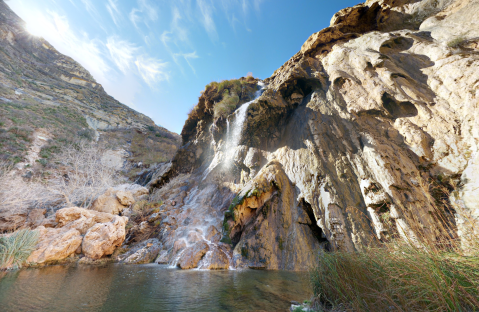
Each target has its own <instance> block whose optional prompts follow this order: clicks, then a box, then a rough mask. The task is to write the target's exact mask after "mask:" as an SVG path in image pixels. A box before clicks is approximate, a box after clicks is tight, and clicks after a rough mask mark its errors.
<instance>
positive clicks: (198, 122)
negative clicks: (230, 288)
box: [144, 0, 479, 269]
mask: <svg viewBox="0 0 479 312" xmlns="http://www.w3.org/2000/svg"><path fill="white" fill-rule="evenodd" d="M477 16H479V1H477V0H455V1H447V0H444V1H437V0H434V1H432V0H422V1H421V0H368V1H367V2H366V3H364V4H359V5H357V6H354V7H351V8H347V9H344V10H341V11H340V12H338V13H337V14H335V15H334V16H333V18H332V19H331V23H330V27H328V28H325V29H323V30H321V31H319V32H317V33H315V34H313V35H312V36H311V37H310V38H309V39H308V40H307V41H306V42H305V43H304V45H303V46H302V47H301V50H300V51H299V52H298V53H297V54H296V55H294V56H293V57H292V58H291V59H290V60H289V61H287V62H286V63H285V64H284V65H283V66H281V67H280V68H279V69H278V70H276V71H275V72H274V74H273V75H272V76H271V77H269V78H267V79H265V80H264V83H265V84H266V86H265V88H264V92H263V93H262V95H261V96H260V97H259V98H258V99H256V100H255V101H253V102H252V103H250V104H249V106H248V107H247V111H246V119H245V120H244V123H241V124H240V127H241V128H240V134H241V139H240V140H239V143H238V144H237V145H236V146H233V148H231V137H232V136H231V132H234V129H233V128H234V125H235V124H236V123H237V120H238V119H239V118H240V113H239V111H240V109H237V110H236V111H235V112H233V113H231V114H228V115H226V116H222V117H218V116H215V114H214V112H213V111H214V105H215V101H213V100H212V99H213V98H212V96H213V95H214V94H217V92H216V91H215V90H214V89H211V88H207V89H206V91H205V93H203V95H202V97H201V98H200V102H199V104H198V108H197V109H198V111H199V112H201V114H199V115H197V116H190V118H189V119H188V120H187V121H186V124H185V128H184V129H183V132H182V136H183V143H184V146H183V147H181V148H180V149H179V151H178V153H177V154H176V156H175V158H174V159H173V161H172V163H171V164H169V165H168V166H164V167H162V168H160V170H158V171H157V172H156V175H155V176H154V177H153V179H152V181H151V182H150V186H151V187H152V188H153V189H157V190H156V191H155V192H156V195H157V196H159V198H161V199H162V200H163V201H164V205H163V206H161V207H160V208H159V212H155V214H154V215H153V216H152V219H151V220H152V221H151V222H153V221H154V222H155V223H146V222H145V223H144V226H145V227H149V228H151V230H152V231H154V233H155V234H154V235H155V236H157V237H158V238H159V240H160V241H161V243H162V246H163V247H162V248H163V251H162V253H161V254H160V256H161V257H160V258H161V259H160V260H159V262H169V263H172V264H177V265H179V266H180V267H182V268H192V267H197V266H199V267H203V268H225V267H228V266H236V267H251V268H268V269H305V268H307V267H308V266H309V265H311V264H313V262H314V255H313V251H314V250H316V249H318V248H325V249H326V250H331V249H338V248H339V249H343V250H359V249H361V248H362V247H363V246H366V245H368V244H369V243H370V241H371V239H372V237H373V236H376V239H379V240H383V241H384V240H388V239H389V238H390V236H391V235H393V234H395V233H396V234H399V235H402V236H403V237H406V236H407V237H410V238H414V237H415V235H416V234H417V233H418V232H422V234H423V235H426V236H428V237H429V238H430V239H431V240H443V239H451V238H455V237H460V238H461V237H465V235H468V233H470V231H475V232H477V231H479V227H478V226H477V225H476V222H477V218H479V202H478V199H477V192H476V191H475V190H476V189H477V184H478V183H479V182H478V179H479V175H478V173H477V163H478V161H479V160H478V155H479V154H478V142H479V141H478V139H479V132H478V131H479V127H478V121H477V120H479V119H478V117H479V116H478V114H479V109H478V99H479V94H478V93H479V91H478V90H479V22H478V20H477ZM245 105H246V104H245ZM411 218H414V219H417V220H419V224H421V225H422V228H419V229H418V228H411V227H410V225H409V223H408V220H409V219H411ZM438 222H447V223H450V224H452V225H453V227H454V229H455V230H454V231H453V232H450V233H443V232H441V231H440V230H439V228H440V227H438V226H437V225H438ZM220 232H221V234H220ZM220 240H221V242H220Z"/></svg>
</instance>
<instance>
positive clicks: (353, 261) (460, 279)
mask: <svg viewBox="0 0 479 312" xmlns="http://www.w3.org/2000/svg"><path fill="white" fill-rule="evenodd" d="M444 192H450V190H449V191H447V190H444ZM435 210H436V211H433V212H432V213H431V215H432V216H433V218H434V221H435V225H436V226H437V229H438V232H440V233H443V234H441V236H440V237H439V239H438V238H437V237H436V238H431V236H430V234H427V233H425V230H424V229H423V227H421V223H420V221H419V219H420V218H418V217H417V216H416V215H413V214H409V215H408V214H404V215H403V216H402V217H403V219H404V220H405V221H406V223H407V224H408V226H410V228H411V229H412V230H413V232H414V237H410V238H408V237H404V235H403V236H401V235H399V234H398V233H397V232H396V234H395V235H392V236H391V239H389V240H388V241H380V240H379V239H377V238H376V237H375V242H376V243H375V244H374V245H373V246H371V247H368V248H365V249H364V250H362V251H356V252H346V251H334V252H330V253H328V252H321V253H320V254H319V255H318V262H317V266H316V267H315V268H313V269H312V270H311V275H310V277H311V282H312V287H313V292H314V295H315V298H314V304H315V305H316V307H317V308H319V309H321V310H326V311H327V310H334V311H479V237H477V235H472V234H471V235H468V236H463V237H461V238H458V237H457V235H451V233H453V232H456V231H457V229H456V227H455V224H453V223H451V221H450V220H449V219H448V218H447V217H445V215H446V214H445V210H444V206H439V205H436V207H435ZM456 213H461V212H460V211H456ZM463 215H464V214H463ZM466 223H467V222H466ZM471 224H473V223H471ZM464 240H467V242H465V241H464ZM465 247H466V248H465ZM338 307H340V309H339V310H337V309H338ZM335 309H336V310H335Z"/></svg>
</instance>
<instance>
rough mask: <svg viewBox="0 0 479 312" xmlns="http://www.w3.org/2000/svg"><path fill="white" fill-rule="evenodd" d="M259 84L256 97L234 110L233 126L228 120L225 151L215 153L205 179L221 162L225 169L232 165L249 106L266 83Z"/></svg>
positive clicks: (204, 175)
mask: <svg viewBox="0 0 479 312" xmlns="http://www.w3.org/2000/svg"><path fill="white" fill-rule="evenodd" d="M258 86H259V89H258V90H257V91H256V92H255V94H254V99H253V100H251V101H249V102H246V103H244V104H243V105H241V106H240V107H239V108H238V109H237V110H236V111H235V112H234V116H235V117H234V121H233V123H232V125H231V126H230V122H229V120H228V119H227V120H226V144H225V148H224V153H221V152H218V153H216V154H215V157H214V159H213V161H212V162H211V163H210V165H209V166H208V168H207V169H206V170H205V172H204V174H203V179H205V178H206V177H207V176H208V174H209V173H210V172H211V171H212V170H213V169H214V168H216V166H218V164H219V163H221V162H223V167H224V168H225V169H229V168H230V167H231V164H232V163H233V158H234V153H235V150H236V147H237V146H238V144H239V143H240V142H241V135H242V133H243V125H244V123H245V121H246V117H247V112H248V108H249V106H250V105H251V103H253V102H254V101H255V100H256V99H257V98H259V97H260V96H261V94H262V93H263V91H264V88H265V84H264V83H263V82H262V81H260V82H258Z"/></svg>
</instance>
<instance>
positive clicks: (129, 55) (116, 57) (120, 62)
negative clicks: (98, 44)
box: [106, 36, 138, 73]
mask: <svg viewBox="0 0 479 312" xmlns="http://www.w3.org/2000/svg"><path fill="white" fill-rule="evenodd" d="M106 47H107V48H108V51H109V52H110V56H111V58H112V60H113V62H114V63H115V65H116V66H117V67H118V69H119V70H121V71H122V72H123V73H127V72H128V71H129V70H130V68H131V65H132V63H133V60H134V57H135V53H136V52H137V51H138V48H137V47H135V45H133V44H132V43H130V42H128V41H126V40H122V39H120V38H118V37H116V36H113V37H109V38H108V39H107V43H106Z"/></svg>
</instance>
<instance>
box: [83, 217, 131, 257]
mask: <svg viewBox="0 0 479 312" xmlns="http://www.w3.org/2000/svg"><path fill="white" fill-rule="evenodd" d="M127 221H128V218H126V217H120V216H115V217H113V219H112V220H111V221H110V222H107V223H97V224H95V225H94V226H92V227H91V228H90V229H89V230H88V232H87V233H86V234H85V237H84V238H83V242H82V251H83V253H84V254H85V256H87V257H89V258H91V259H99V258H101V257H103V256H107V255H111V254H112V253H113V252H114V251H115V249H116V248H117V247H119V246H121V244H122V243H123V241H124V240H125V235H126V232H125V225H126V222H127Z"/></svg>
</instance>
